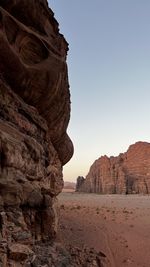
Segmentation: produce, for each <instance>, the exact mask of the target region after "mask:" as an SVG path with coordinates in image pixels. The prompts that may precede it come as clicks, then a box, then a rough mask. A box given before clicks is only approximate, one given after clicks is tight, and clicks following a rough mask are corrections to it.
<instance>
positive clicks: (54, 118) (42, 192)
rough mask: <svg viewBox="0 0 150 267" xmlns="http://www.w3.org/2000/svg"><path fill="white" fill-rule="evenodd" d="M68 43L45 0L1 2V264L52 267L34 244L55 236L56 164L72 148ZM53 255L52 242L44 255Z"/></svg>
mask: <svg viewBox="0 0 150 267" xmlns="http://www.w3.org/2000/svg"><path fill="white" fill-rule="evenodd" d="M67 50H68V44H67V42H66V41H65V39H64V37H63V36H62V35H61V34H60V33H59V29H58V23H57V21H56V20H55V19H54V16H53V12H52V10H51V9H49V8H48V4H47V1H46V0H42V1H41V0H2V1H0V266H3V267H7V266H14V267H21V266H25V267H29V266H37V267H38V266H55V265H53V264H54V261H52V258H51V257H50V259H49V262H46V261H45V262H44V261H43V259H42V256H41V258H39V255H40V254H39V251H40V248H41V247H42V249H43V248H44V246H45V247H46V248H47V250H48V247H47V246H48V245H47V244H50V243H52V241H53V239H54V237H55V235H56V232H57V221H58V218H57V200H56V196H57V195H58V194H59V193H60V192H61V190H62V188H63V178H62V166H63V165H64V164H65V163H66V162H67V161H69V159H70V158H71V157H72V154H73V145H72V142H71V141H70V139H69V137H68V135H67V133H66V128H67V125H68V122H69V118H70V93H69V85H68V73H67V65H66V55H67ZM41 251H42V250H41ZM37 254H38V257H37ZM52 254H53V251H52V247H51V248H49V254H48V255H52ZM42 261H43V263H42ZM47 261H48V260H47ZM62 262H63V261H62ZM46 264H47V265H46ZM62 264H63V263H62ZM57 266H58V265H57ZM59 266H61V265H59ZM63 266H64V265H63Z"/></svg>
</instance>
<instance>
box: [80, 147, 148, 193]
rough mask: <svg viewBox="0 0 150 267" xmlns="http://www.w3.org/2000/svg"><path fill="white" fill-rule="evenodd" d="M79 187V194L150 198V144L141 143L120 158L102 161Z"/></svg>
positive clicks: (100, 159) (94, 166)
mask: <svg viewBox="0 0 150 267" xmlns="http://www.w3.org/2000/svg"><path fill="white" fill-rule="evenodd" d="M80 180H81V179H80ZM79 182H81V183H80V185H79ZM77 184H78V187H77V191H81V192H92V193H102V194H132V193H137V194H138V193H144V194H149V193H150V143H146V142H137V143H135V144H134V145H131V146H130V147H129V149H128V151H127V152H126V153H122V154H120V155H119V156H118V157H110V158H109V157H107V156H103V157H100V158H99V159H98V160H96V161H95V162H94V163H93V165H92V166H91V168H90V170H89V173H88V175H87V176H86V179H82V181H79V179H78V183H77Z"/></svg>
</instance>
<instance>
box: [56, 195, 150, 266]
mask: <svg viewBox="0 0 150 267" xmlns="http://www.w3.org/2000/svg"><path fill="white" fill-rule="evenodd" d="M58 200H59V206H60V226H59V234H58V240H61V241H63V242H64V243H65V246H66V247H67V246H69V245H73V246H76V247H79V248H82V249H83V248H84V247H85V248H86V247H89V248H91V249H95V250H96V251H97V252H98V251H101V252H102V253H104V254H105V255H106V256H107V259H108V261H109V262H107V263H106V266H108V267H126V266H132V267H149V266H150V196H148V195H99V194H87V193H76V192H73V191H72V192H62V193H61V194H60V195H59V197H58Z"/></svg>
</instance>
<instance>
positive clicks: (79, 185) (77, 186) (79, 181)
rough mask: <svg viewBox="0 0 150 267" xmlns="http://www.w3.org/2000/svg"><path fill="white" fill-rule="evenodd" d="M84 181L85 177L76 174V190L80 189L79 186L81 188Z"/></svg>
mask: <svg viewBox="0 0 150 267" xmlns="http://www.w3.org/2000/svg"><path fill="white" fill-rule="evenodd" d="M84 181H85V178H84V177H83V176H78V178H77V182H76V191H80V188H82V186H83V184H84Z"/></svg>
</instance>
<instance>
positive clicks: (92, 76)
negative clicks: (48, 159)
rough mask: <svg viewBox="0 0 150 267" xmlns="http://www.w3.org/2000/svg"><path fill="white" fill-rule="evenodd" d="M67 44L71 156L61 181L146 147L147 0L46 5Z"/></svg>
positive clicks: (149, 97) (149, 88) (149, 90)
mask: <svg viewBox="0 0 150 267" xmlns="http://www.w3.org/2000/svg"><path fill="white" fill-rule="evenodd" d="M49 4H50V7H51V8H52V10H53V11H54V13H55V17H56V19H57V20H58V22H59V24H60V32H61V33H63V34H64V36H65V38H66V40H67V41H68V43H69V49H70V50H69V54H68V60H67V61H68V68H69V82H70V91H71V102H72V111H71V120H70V124H69V127H68V133H69V136H70V137H71V139H72V141H73V143H74V148H75V153H74V156H73V158H72V160H71V161H70V162H69V163H68V164H67V165H66V166H65V167H64V180H68V181H75V180H76V177H77V176H78V175H83V176H85V175H86V174H87V172H88V170H89V167H90V165H91V164H92V163H93V161H94V160H95V159H97V158H99V157H100V156H101V155H105V154H106V155H108V156H110V155H114V156H115V155H118V154H119V153H121V152H125V151H126V150H127V148H128V146H129V145H130V144H132V143H135V142H136V141H148V142H150V123H149V120H150V0H68V1H67V0H49Z"/></svg>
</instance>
